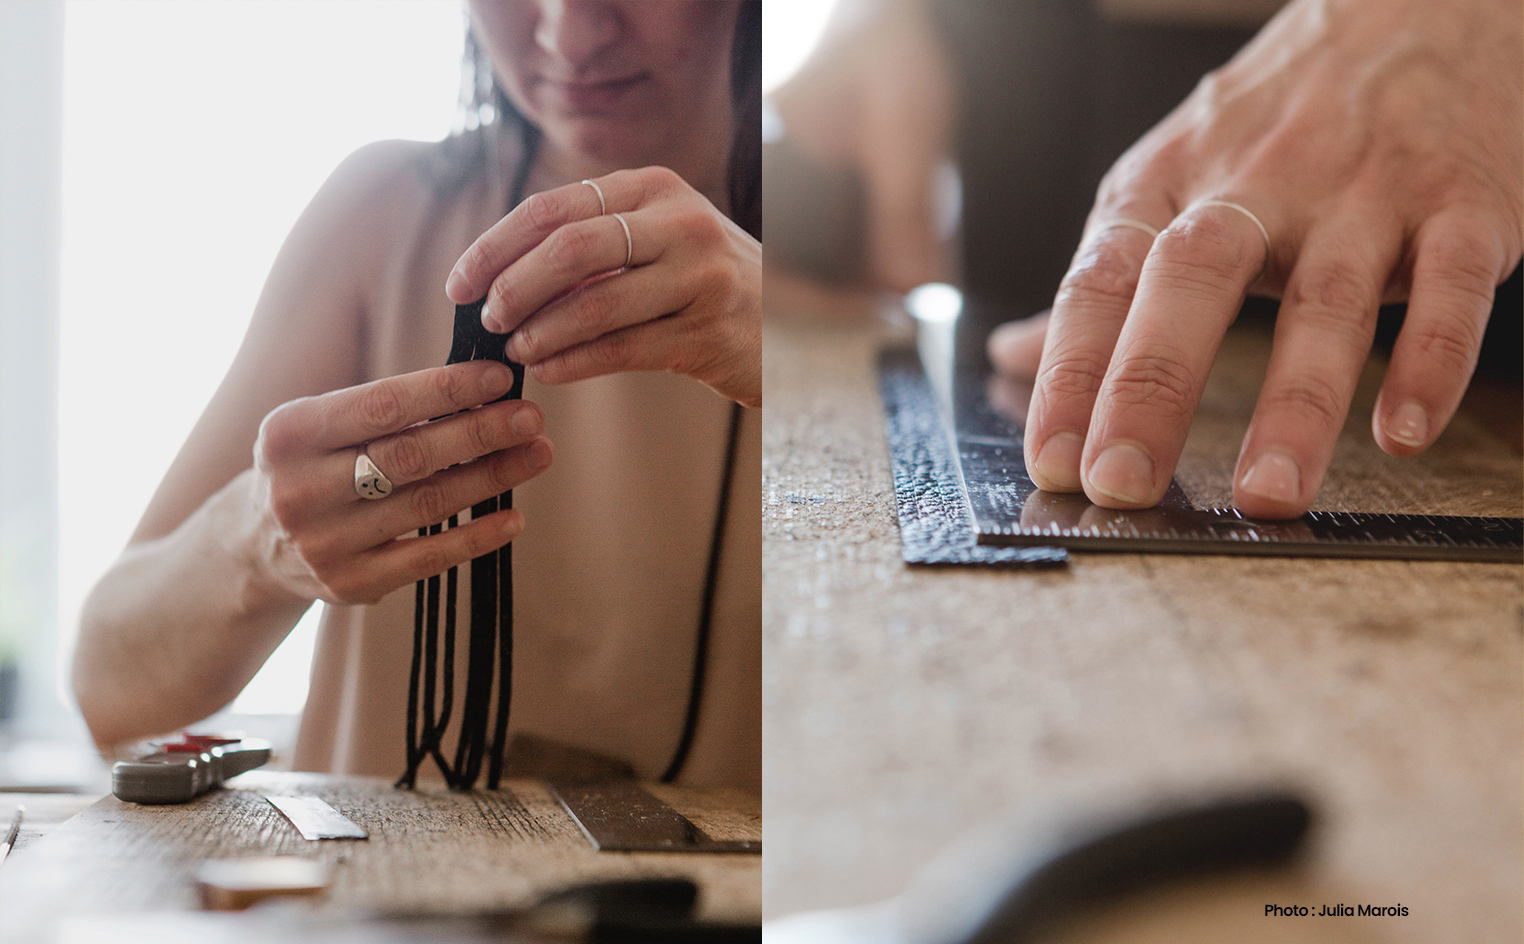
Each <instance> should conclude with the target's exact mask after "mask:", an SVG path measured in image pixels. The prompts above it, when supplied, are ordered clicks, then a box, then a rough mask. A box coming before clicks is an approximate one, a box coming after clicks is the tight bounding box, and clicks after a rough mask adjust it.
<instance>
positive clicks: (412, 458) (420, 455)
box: [386, 435, 434, 480]
mask: <svg viewBox="0 0 1524 944" xmlns="http://www.w3.org/2000/svg"><path fill="white" fill-rule="evenodd" d="M432 463H433V457H432V456H431V455H430V454H429V450H428V449H427V448H426V447H425V446H424V445H423V443H421V442H420V441H419V439H418V437H417V436H416V435H409V436H398V437H397V438H395V439H393V440H392V441H391V443H390V444H389V446H388V448H387V456H386V465H387V472H388V474H390V475H394V476H396V477H397V478H399V479H407V480H416V479H421V478H424V477H425V476H427V475H428V474H429V473H431V472H433V471H434V469H433V465H432Z"/></svg>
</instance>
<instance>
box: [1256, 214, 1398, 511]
mask: <svg viewBox="0 0 1524 944" xmlns="http://www.w3.org/2000/svg"><path fill="white" fill-rule="evenodd" d="M1379 219H1380V216H1379V215H1378V214H1376V213H1372V212H1370V211H1369V210H1368V209H1365V208H1362V209H1361V211H1360V212H1358V213H1354V214H1349V215H1346V216H1344V217H1342V218H1337V219H1334V220H1331V221H1329V222H1328V223H1326V224H1324V225H1323V226H1321V227H1319V228H1318V229H1316V230H1314V231H1313V232H1312V233H1310V234H1309V235H1308V238H1307V241H1306V242H1305V243H1304V244H1303V246H1302V252H1301V256H1300V257H1299V259H1298V260H1297V263H1296V268H1295V269H1294V270H1293V271H1292V273H1291V278H1290V280H1289V281H1288V282H1287V285H1286V291H1285V294H1284V297H1283V300H1282V302H1281V308H1280V313H1279V315H1277V317H1276V325H1275V344H1274V347H1273V350H1272V353H1271V356H1270V365H1269V368H1268V371H1267V373H1266V376H1265V382H1264V385H1263V386H1262V387H1261V388H1260V395H1259V401H1258V403H1257V404H1256V406H1255V409H1254V418H1253V420H1252V422H1251V423H1250V424H1249V430H1248V432H1247V434H1246V435H1245V437H1244V445H1243V450H1242V452H1241V453H1240V455H1239V459H1238V469H1237V471H1236V472H1235V474H1234V477H1233V481H1234V491H1233V496H1234V497H1233V501H1234V504H1235V505H1236V506H1237V507H1238V509H1239V510H1240V511H1242V512H1243V513H1244V514H1246V515H1248V516H1250V517H1253V518H1294V517H1297V516H1299V515H1301V514H1302V513H1303V512H1305V511H1306V510H1307V509H1308V507H1310V506H1311V504H1312V500H1313V498H1314V497H1315V496H1316V495H1317V493H1318V488H1319V487H1320V486H1321V485H1322V482H1323V473H1324V472H1325V471H1326V470H1327V468H1328V463H1329V460H1330V459H1331V457H1332V456H1333V450H1334V444H1335V442H1336V441H1337V440H1338V438H1339V432H1340V430H1341V429H1343V427H1344V419H1345V416H1346V415H1347V414H1348V412H1349V403H1350V399H1351V398H1352V397H1353V396H1354V392H1355V384H1356V382H1357V381H1358V379H1359V376H1360V369H1361V367H1362V365H1363V364H1364V363H1365V358H1366V356H1367V354H1369V352H1370V345H1371V338H1372V336H1373V335H1374V333H1375V329H1376V311H1377V309H1378V308H1379V306H1380V304H1381V295H1382V291H1383V289H1384V288H1385V285H1386V281H1387V274H1388V273H1389V272H1390V271H1391V270H1392V267H1393V266H1394V265H1395V264H1396V262H1397V259H1398V257H1399V255H1400V253H1401V237H1402V233H1401V227H1400V224H1399V223H1398V222H1397V221H1396V220H1392V221H1390V222H1388V223H1386V224H1385V225H1381V224H1378V223H1377V222H1376V221H1377V220H1379Z"/></svg>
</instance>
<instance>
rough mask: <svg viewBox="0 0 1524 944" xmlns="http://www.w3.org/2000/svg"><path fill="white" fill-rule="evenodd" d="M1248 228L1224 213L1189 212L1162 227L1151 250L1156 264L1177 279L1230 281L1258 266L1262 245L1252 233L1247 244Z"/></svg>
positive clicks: (1257, 236) (1249, 225)
mask: <svg viewBox="0 0 1524 944" xmlns="http://www.w3.org/2000/svg"><path fill="white" fill-rule="evenodd" d="M1234 216H1238V214H1237V213H1236V212H1235V213H1234ZM1251 227H1252V224H1250V223H1249V222H1248V221H1247V220H1242V219H1241V218H1240V219H1231V218H1228V217H1227V215H1226V214H1225V213H1216V214H1210V215H1204V214H1201V213H1193V214H1190V215H1189V216H1187V217H1186V218H1184V219H1183V220H1179V221H1177V222H1175V223H1172V224H1170V225H1169V226H1168V227H1167V228H1165V230H1164V231H1163V232H1161V233H1160V234H1159V236H1158V238H1157V239H1155V240H1154V250H1153V251H1154V253H1155V254H1156V255H1157V256H1158V257H1159V264H1160V265H1161V266H1164V267H1167V268H1168V269H1171V270H1174V271H1175V273H1176V275H1177V276H1180V277H1185V278H1190V279H1193V280H1196V281H1200V280H1202V279H1208V280H1211V281H1213V282H1225V281H1231V280H1234V279H1237V278H1239V277H1240V276H1241V274H1242V273H1244V272H1245V271H1247V270H1250V269H1251V268H1255V269H1257V268H1258V266H1259V264H1260V261H1261V260H1260V258H1259V255H1260V254H1261V252H1262V251H1263V250H1262V246H1263V243H1262V241H1261V240H1260V238H1259V233H1258V232H1257V231H1256V232H1254V233H1253V234H1252V235H1253V236H1254V239H1253V241H1252V242H1251V241H1250V240H1249V239H1248V238H1247V237H1248V235H1249V234H1247V233H1245V232H1244V230H1245V229H1248V228H1251Z"/></svg>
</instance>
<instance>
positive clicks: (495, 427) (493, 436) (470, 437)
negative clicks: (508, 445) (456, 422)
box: [464, 410, 504, 457]
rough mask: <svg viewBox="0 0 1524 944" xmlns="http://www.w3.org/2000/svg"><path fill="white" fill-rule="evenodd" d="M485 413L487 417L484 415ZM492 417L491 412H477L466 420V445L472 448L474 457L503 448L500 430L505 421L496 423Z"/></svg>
mask: <svg viewBox="0 0 1524 944" xmlns="http://www.w3.org/2000/svg"><path fill="white" fill-rule="evenodd" d="M484 413H485V414H486V415H483V414H484ZM491 417H492V413H491V412H488V411H482V410H477V411H476V412H474V413H471V414H470V415H469V416H468V417H467V418H466V422H465V430H464V432H465V436H466V444H467V445H468V446H469V447H470V449H471V455H472V456H473V457H474V456H485V455H488V454H489V453H492V452H495V451H497V450H498V449H501V448H502V446H503V436H502V434H501V432H500V430H501V429H502V426H503V422H504V421H502V420H499V421H497V422H494V421H493V420H492V418H491Z"/></svg>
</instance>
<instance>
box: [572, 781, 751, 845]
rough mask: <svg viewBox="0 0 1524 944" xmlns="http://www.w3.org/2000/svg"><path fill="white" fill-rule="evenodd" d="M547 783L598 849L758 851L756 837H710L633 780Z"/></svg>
mask: <svg viewBox="0 0 1524 944" xmlns="http://www.w3.org/2000/svg"><path fill="white" fill-rule="evenodd" d="M549 786H550V788H551V790H552V792H554V793H555V795H556V799H557V800H560V801H561V805H562V806H563V807H565V808H566V812H568V813H570V814H571V816H572V819H574V820H576V822H577V825H578V826H579V827H581V829H582V834H583V835H584V836H586V837H587V839H588V841H589V842H591V843H592V844H593V848H594V849H597V850H598V851H599V852H749V853H757V854H758V855H760V854H761V853H762V843H761V842H760V841H752V840H748V839H741V840H725V839H711V838H710V837H709V836H708V835H707V834H706V833H705V832H704V831H703V830H702V829H699V828H698V827H697V826H695V825H693V823H692V822H691V821H690V820H689V819H688V818H687V817H686V816H684V815H682V814H681V813H679V812H678V811H677V810H674V809H673V808H672V807H670V806H668V805H667V804H665V803H663V802H662V801H661V800H659V799H657V798H656V797H654V796H652V795H651V794H650V793H649V792H647V791H646V790H644V789H642V788H641V786H640V785H639V784H637V783H636V782H635V781H633V780H605V781H597V782H577V781H564V780H563V781H559V782H557V781H551V782H550V783H549Z"/></svg>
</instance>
